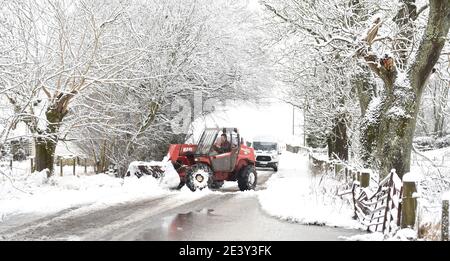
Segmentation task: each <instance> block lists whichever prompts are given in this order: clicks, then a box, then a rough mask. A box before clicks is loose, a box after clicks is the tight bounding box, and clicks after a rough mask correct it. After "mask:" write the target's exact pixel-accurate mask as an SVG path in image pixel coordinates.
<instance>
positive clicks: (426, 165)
mask: <svg viewBox="0 0 450 261" xmlns="http://www.w3.org/2000/svg"><path fill="white" fill-rule="evenodd" d="M421 154H422V155H423V156H421V155H418V154H416V153H413V160H412V166H411V173H412V174H411V175H413V176H414V177H413V179H414V180H415V181H416V182H417V183H418V188H417V189H418V193H417V195H418V196H419V198H418V214H417V223H418V224H417V226H418V231H419V237H421V238H423V239H425V240H437V239H439V238H440V221H441V216H442V213H441V211H442V199H443V197H444V193H445V192H446V191H449V190H450V148H441V149H436V150H429V151H425V152H421ZM424 156H425V157H424ZM409 177H410V175H408V176H407V177H406V178H407V179H408V178H409Z"/></svg>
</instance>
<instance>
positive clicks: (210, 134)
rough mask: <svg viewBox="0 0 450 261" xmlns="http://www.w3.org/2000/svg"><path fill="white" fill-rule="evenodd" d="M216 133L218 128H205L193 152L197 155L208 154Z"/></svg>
mask: <svg viewBox="0 0 450 261" xmlns="http://www.w3.org/2000/svg"><path fill="white" fill-rule="evenodd" d="M218 133H219V131H218V130H205V132H204V133H203V135H202V137H201V138H200V141H199V142H198V147H197V150H196V152H195V153H196V154H199V155H208V154H209V152H210V151H211V146H212V145H213V144H214V141H215V140H216V138H217V135H218Z"/></svg>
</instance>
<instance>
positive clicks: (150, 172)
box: [126, 159, 180, 188]
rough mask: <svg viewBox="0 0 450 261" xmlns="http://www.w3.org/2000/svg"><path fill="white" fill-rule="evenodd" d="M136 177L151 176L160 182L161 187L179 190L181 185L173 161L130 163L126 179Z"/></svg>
mask: <svg viewBox="0 0 450 261" xmlns="http://www.w3.org/2000/svg"><path fill="white" fill-rule="evenodd" d="M132 176H136V177H138V178H141V177H144V176H150V177H153V178H155V179H156V180H158V182H159V184H160V186H161V187H164V188H177V187H178V185H179V184H180V177H179V175H178V173H177V171H176V170H175V168H174V166H173V164H172V162H171V161H168V160H167V159H165V160H163V161H152V162H143V161H135V162H132V163H130V165H129V167H128V171H127V174H126V177H132Z"/></svg>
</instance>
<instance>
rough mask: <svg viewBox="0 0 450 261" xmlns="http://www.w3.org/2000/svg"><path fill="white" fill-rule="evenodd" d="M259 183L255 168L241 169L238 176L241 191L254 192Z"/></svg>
mask: <svg viewBox="0 0 450 261" xmlns="http://www.w3.org/2000/svg"><path fill="white" fill-rule="evenodd" d="M257 181H258V175H257V173H256V169H255V166H253V165H248V166H246V167H244V168H242V169H241V171H240V173H239V176H238V186H239V189H240V190H241V191H246V190H254V189H255V188H256V183H257Z"/></svg>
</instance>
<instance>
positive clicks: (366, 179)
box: [360, 172, 370, 188]
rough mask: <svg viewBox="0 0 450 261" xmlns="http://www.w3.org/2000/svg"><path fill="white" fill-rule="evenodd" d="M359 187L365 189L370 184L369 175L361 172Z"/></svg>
mask: <svg viewBox="0 0 450 261" xmlns="http://www.w3.org/2000/svg"><path fill="white" fill-rule="evenodd" d="M360 179H361V187H363V188H367V187H368V186H369V184H370V173H367V172H361V177H360Z"/></svg>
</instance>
